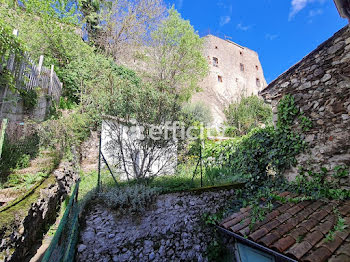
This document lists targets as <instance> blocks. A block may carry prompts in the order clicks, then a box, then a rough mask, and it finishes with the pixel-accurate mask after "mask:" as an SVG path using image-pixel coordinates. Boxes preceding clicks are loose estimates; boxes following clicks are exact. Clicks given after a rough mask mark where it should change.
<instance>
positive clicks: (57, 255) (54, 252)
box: [42, 181, 80, 262]
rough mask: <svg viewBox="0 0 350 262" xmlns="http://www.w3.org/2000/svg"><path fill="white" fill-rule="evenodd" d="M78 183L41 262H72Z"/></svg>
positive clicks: (77, 214)
mask: <svg viewBox="0 0 350 262" xmlns="http://www.w3.org/2000/svg"><path fill="white" fill-rule="evenodd" d="M79 183H80V181H78V182H77V183H76V185H75V188H74V191H73V193H72V195H71V197H70V199H69V203H68V206H67V208H66V211H65V212H64V214H63V217H62V219H61V222H60V224H59V226H58V228H57V231H56V233H55V235H54V237H53V239H52V241H51V244H50V246H49V248H48V249H47V251H46V252H45V255H44V257H43V259H42V262H61V261H63V262H68V261H74V256H75V246H76V244H77V240H78V230H79V222H78V216H79V206H78V191H79Z"/></svg>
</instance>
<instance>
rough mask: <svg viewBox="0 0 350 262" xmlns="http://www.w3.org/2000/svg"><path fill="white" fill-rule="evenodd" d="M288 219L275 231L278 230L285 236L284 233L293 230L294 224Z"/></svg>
mask: <svg viewBox="0 0 350 262" xmlns="http://www.w3.org/2000/svg"><path fill="white" fill-rule="evenodd" d="M288 221H289V220H288ZM288 221H287V222H286V223H284V224H282V225H280V226H279V227H277V228H276V229H275V230H274V231H276V232H277V233H278V234H280V235H281V236H284V234H286V233H287V232H289V231H291V230H292V229H293V228H294V227H295V225H294V224H292V223H288Z"/></svg>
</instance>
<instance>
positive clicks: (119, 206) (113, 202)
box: [99, 184, 158, 214]
mask: <svg viewBox="0 0 350 262" xmlns="http://www.w3.org/2000/svg"><path fill="white" fill-rule="evenodd" d="M157 194H158V190H157V189H156V188H150V187H146V186H145V185H141V184H140V185H133V186H126V187H115V188H112V189H111V190H109V191H107V192H104V193H100V196H99V197H100V198H101V199H102V201H103V202H104V203H105V204H106V205H107V206H109V207H110V208H113V209H115V210H117V211H118V212H120V213H121V214H125V213H132V214H135V213H140V212H143V211H145V209H146V208H147V207H148V206H149V205H150V204H151V203H152V202H153V201H154V200H155V198H156V196H157Z"/></svg>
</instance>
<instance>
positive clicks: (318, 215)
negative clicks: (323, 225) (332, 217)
mask: <svg viewBox="0 0 350 262" xmlns="http://www.w3.org/2000/svg"><path fill="white" fill-rule="evenodd" d="M327 215H328V212H327V211H326V210H323V209H322V210H318V211H316V212H314V213H313V214H312V215H311V216H310V218H313V219H316V220H317V221H321V220H322V219H323V218H325V217H326V216H327Z"/></svg>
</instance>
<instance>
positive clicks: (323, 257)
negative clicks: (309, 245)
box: [302, 247, 332, 262]
mask: <svg viewBox="0 0 350 262" xmlns="http://www.w3.org/2000/svg"><path fill="white" fill-rule="evenodd" d="M331 255H332V253H331V252H330V251H329V250H328V249H327V248H325V247H320V248H318V249H316V250H315V251H313V252H312V253H311V254H310V255H308V256H307V257H306V258H305V259H302V261H305V262H325V261H327V259H328V258H329V257H330V256H331Z"/></svg>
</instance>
